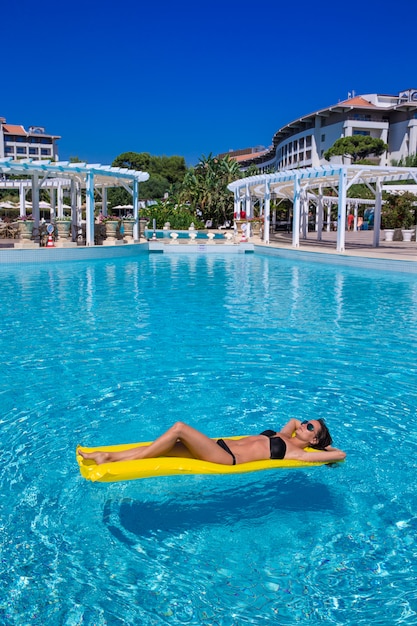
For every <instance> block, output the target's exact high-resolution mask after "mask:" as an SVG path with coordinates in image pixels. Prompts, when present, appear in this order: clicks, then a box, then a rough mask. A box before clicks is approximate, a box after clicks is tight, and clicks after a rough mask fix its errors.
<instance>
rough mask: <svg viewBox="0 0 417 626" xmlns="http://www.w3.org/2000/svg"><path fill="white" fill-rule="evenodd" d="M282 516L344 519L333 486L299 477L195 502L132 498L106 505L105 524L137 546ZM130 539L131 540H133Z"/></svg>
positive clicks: (206, 496)
mask: <svg viewBox="0 0 417 626" xmlns="http://www.w3.org/2000/svg"><path fill="white" fill-rule="evenodd" d="M279 511H282V512H285V511H295V512H297V511H300V512H305V511H315V512H329V511H330V512H332V513H333V514H335V515H340V516H342V515H343V503H341V502H340V501H338V500H337V499H336V498H335V497H334V496H333V494H332V492H331V490H330V489H329V487H328V486H327V485H325V484H322V483H317V481H315V480H311V478H310V477H309V476H307V475H306V474H305V473H301V472H300V473H297V475H292V476H291V477H288V476H287V477H286V480H285V481H284V482H283V481H278V480H273V481H265V480H262V481H261V482H260V483H256V484H254V483H251V484H250V488H245V487H244V488H236V489H233V490H232V489H230V488H229V489H227V490H223V491H221V492H219V491H216V492H211V493H208V492H204V495H203V496H199V497H198V499H196V496H195V493H194V496H193V497H187V495H186V494H184V493H179V494H178V498H177V499H175V500H173V499H170V500H167V501H164V502H155V501H152V502H149V501H147V502H146V501H144V502H141V501H138V500H133V499H124V500H123V501H121V502H120V501H119V500H107V502H106V504H105V507H104V510H103V522H104V524H105V525H106V526H107V528H108V530H109V531H110V532H111V533H112V534H113V535H114V536H115V537H116V538H117V539H118V540H119V541H121V542H123V543H127V544H128V545H132V544H133V543H135V540H134V537H132V535H133V536H136V537H145V536H153V535H154V534H155V533H156V532H162V533H174V534H176V533H181V532H185V531H187V530H189V529H195V528H198V527H199V526H207V525H216V524H222V525H224V524H228V525H231V526H233V525H234V524H236V523H238V522H242V520H247V521H249V522H250V523H253V524H255V523H257V522H258V521H259V520H260V519H261V518H263V517H266V516H268V515H270V514H274V513H277V512H279ZM129 535H130V537H129Z"/></svg>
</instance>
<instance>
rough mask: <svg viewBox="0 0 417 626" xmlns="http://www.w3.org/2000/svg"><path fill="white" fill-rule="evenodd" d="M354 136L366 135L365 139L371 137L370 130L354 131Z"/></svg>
mask: <svg viewBox="0 0 417 626" xmlns="http://www.w3.org/2000/svg"><path fill="white" fill-rule="evenodd" d="M352 134H353V135H364V136H365V137H369V135H370V134H371V131H370V130H354V131H353V133H352Z"/></svg>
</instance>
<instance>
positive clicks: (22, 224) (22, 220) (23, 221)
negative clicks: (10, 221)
mask: <svg viewBox="0 0 417 626" xmlns="http://www.w3.org/2000/svg"><path fill="white" fill-rule="evenodd" d="M17 223H18V224H19V239H24V240H25V241H29V240H30V239H32V234H33V225H34V221H33V217H32V215H20V217H18V218H17Z"/></svg>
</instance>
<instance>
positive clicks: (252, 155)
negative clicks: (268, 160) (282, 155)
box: [230, 150, 268, 163]
mask: <svg viewBox="0 0 417 626" xmlns="http://www.w3.org/2000/svg"><path fill="white" fill-rule="evenodd" d="M267 152H268V150H261V151H260V152H248V153H247V154H239V155H238V156H231V157H230V159H231V160H232V161H237V162H238V163H240V162H241V161H249V160H250V159H255V158H256V157H259V156H263V155H264V154H266V153H267Z"/></svg>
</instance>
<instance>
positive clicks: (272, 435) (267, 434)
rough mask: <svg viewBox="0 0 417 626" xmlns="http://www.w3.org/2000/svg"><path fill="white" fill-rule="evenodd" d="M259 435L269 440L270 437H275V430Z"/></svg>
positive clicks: (265, 431)
mask: <svg viewBox="0 0 417 626" xmlns="http://www.w3.org/2000/svg"><path fill="white" fill-rule="evenodd" d="M260 434H261V435H264V437H269V438H270V439H271V437H275V435H276V434H277V433H276V432H275V430H264V431H263V433H260Z"/></svg>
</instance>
